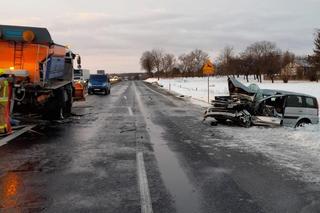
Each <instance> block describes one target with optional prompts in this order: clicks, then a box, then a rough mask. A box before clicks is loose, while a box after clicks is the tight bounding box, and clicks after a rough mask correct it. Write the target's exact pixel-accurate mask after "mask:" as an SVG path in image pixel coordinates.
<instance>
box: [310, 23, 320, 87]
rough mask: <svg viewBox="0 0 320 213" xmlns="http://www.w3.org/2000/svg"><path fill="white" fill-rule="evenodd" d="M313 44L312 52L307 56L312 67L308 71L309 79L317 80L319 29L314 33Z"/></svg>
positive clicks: (318, 69)
mask: <svg viewBox="0 0 320 213" xmlns="http://www.w3.org/2000/svg"><path fill="white" fill-rule="evenodd" d="M314 45H315V48H314V50H313V52H314V54H313V55H312V56H309V57H308V59H309V62H310V64H311V65H312V69H311V71H310V73H309V79H310V80H311V81H318V77H319V76H318V75H319V72H320V29H318V30H317V31H316V33H315V39H314Z"/></svg>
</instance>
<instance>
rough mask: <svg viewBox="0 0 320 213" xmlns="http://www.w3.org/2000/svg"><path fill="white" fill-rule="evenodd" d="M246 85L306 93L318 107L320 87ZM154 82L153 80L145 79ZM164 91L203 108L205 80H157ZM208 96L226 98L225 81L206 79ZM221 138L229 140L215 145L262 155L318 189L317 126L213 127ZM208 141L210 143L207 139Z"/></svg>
mask: <svg viewBox="0 0 320 213" xmlns="http://www.w3.org/2000/svg"><path fill="white" fill-rule="evenodd" d="M239 80H240V81H241V82H243V83H244V84H246V85H249V84H251V83H256V84H257V85H259V87H260V88H263V89H280V90H287V91H293V92H299V93H306V94H310V95H313V96H315V97H317V99H318V102H319V103H320V83H312V82H293V81H291V82H289V83H288V84H284V83H282V82H275V83H274V84H272V83H271V82H269V81H264V82H263V83H261V84H260V83H259V84H258V83H257V82H256V81H254V80H253V79H251V81H250V83H249V84H248V83H246V82H245V81H244V80H243V79H239ZM147 81H148V82H155V81H157V79H148V80H147ZM157 82H158V83H159V84H160V85H162V86H163V88H164V89H167V90H169V89H170V90H171V91H173V92H176V93H179V94H181V95H184V96H190V97H191V98H192V99H193V100H198V101H197V102H196V103H197V104H200V105H202V106H205V105H206V104H205V102H206V100H207V79H206V78H176V79H160V81H157ZM210 86H211V87H210V95H211V97H213V96H214V95H217V96H219V95H228V85H227V78H225V77H222V78H211V79H210ZM213 128H215V129H216V130H217V131H219V132H221V133H222V134H226V135H228V136H232V139H231V140H229V139H228V140H224V141H219V143H218V145H220V146H223V147H229V148H232V149H239V150H241V151H244V152H251V153H259V154H263V155H264V156H266V157H267V158H269V159H270V160H271V162H273V163H274V165H275V166H276V167H279V169H281V168H285V169H287V170H288V171H289V172H290V174H291V175H292V177H293V178H300V179H301V180H303V181H305V182H309V183H313V184H316V185H317V186H319V187H320V124H319V125H309V126H306V127H304V128H299V129H293V128H285V127H282V128H262V127H252V128H248V129H244V128H242V127H229V126H223V125H219V126H217V127H213ZM208 140H214V138H209V139H208Z"/></svg>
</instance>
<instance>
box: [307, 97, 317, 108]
mask: <svg viewBox="0 0 320 213" xmlns="http://www.w3.org/2000/svg"><path fill="white" fill-rule="evenodd" d="M305 105H306V107H307V108H318V103H317V100H316V99H315V98H311V97H306V104H305Z"/></svg>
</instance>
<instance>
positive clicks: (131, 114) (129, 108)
mask: <svg viewBox="0 0 320 213" xmlns="http://www.w3.org/2000/svg"><path fill="white" fill-rule="evenodd" d="M128 111H129V115H130V116H133V112H132V109H131V107H128Z"/></svg>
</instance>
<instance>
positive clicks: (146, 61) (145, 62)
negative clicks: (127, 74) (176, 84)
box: [140, 51, 155, 77]
mask: <svg viewBox="0 0 320 213" xmlns="http://www.w3.org/2000/svg"><path fill="white" fill-rule="evenodd" d="M140 65H141V69H142V70H145V71H146V72H147V74H148V75H149V76H150V77H151V76H152V71H153V70H154V69H155V63H154V57H153V55H152V53H151V52H150V51H146V52H144V53H143V54H142V56H141V58H140Z"/></svg>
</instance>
